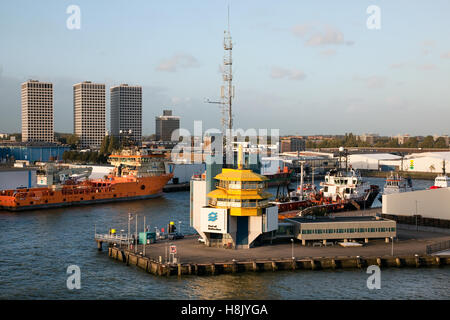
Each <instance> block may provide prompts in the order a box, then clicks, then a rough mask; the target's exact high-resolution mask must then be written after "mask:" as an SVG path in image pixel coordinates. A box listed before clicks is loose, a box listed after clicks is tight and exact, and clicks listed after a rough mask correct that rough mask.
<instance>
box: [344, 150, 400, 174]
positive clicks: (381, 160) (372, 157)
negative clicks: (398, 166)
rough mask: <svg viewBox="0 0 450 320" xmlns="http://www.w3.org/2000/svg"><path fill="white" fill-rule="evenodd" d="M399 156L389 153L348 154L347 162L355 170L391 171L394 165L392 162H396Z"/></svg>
mask: <svg viewBox="0 0 450 320" xmlns="http://www.w3.org/2000/svg"><path fill="white" fill-rule="evenodd" d="M401 158H402V157H401V156H398V155H394V154H390V153H368V154H350V155H348V164H349V165H351V166H352V168H353V169H357V170H381V171H392V170H394V167H395V166H394V165H392V162H393V161H394V163H397V162H398V161H400V160H401ZM387 161H389V163H387ZM389 164H391V165H389Z"/></svg>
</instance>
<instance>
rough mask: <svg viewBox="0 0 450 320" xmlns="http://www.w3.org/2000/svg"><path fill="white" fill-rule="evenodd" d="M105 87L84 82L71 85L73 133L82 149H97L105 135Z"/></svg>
mask: <svg viewBox="0 0 450 320" xmlns="http://www.w3.org/2000/svg"><path fill="white" fill-rule="evenodd" d="M105 100H106V98H105V85H104V84H98V83H92V82H90V81H84V82H81V83H77V84H74V85H73V118H74V120H73V132H74V134H76V135H77V136H78V137H79V139H80V146H81V147H82V148H92V149H96V148H99V147H100V145H101V144H102V141H103V138H104V137H105V134H106V125H105V109H106V107H105Z"/></svg>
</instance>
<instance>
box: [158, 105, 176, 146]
mask: <svg viewBox="0 0 450 320" xmlns="http://www.w3.org/2000/svg"><path fill="white" fill-rule="evenodd" d="M178 129H180V117H178V116H174V115H173V114H172V110H164V111H163V115H162V116H157V117H156V118H155V135H156V140H161V141H172V140H175V141H178V136H179V135H178V134H175V135H174V136H172V134H173V133H174V131H176V130H178Z"/></svg>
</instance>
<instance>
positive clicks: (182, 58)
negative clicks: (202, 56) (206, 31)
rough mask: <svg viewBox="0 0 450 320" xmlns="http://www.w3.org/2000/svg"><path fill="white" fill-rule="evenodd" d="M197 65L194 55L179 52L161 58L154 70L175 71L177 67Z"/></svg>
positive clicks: (194, 66) (195, 66)
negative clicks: (164, 58)
mask: <svg viewBox="0 0 450 320" xmlns="http://www.w3.org/2000/svg"><path fill="white" fill-rule="evenodd" d="M199 66H200V64H199V63H198V61H197V59H196V58H195V57H193V56H192V55H190V54H184V53H181V54H176V55H174V56H173V57H171V58H169V59H166V60H162V61H161V62H160V63H159V64H158V66H157V67H156V70H158V71H168V72H176V71H177V70H178V69H184V68H198V67H199Z"/></svg>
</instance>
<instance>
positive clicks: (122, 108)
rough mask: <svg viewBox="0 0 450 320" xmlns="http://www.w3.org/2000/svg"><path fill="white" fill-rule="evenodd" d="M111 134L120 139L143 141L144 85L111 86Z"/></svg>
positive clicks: (138, 143) (135, 142)
mask: <svg viewBox="0 0 450 320" xmlns="http://www.w3.org/2000/svg"><path fill="white" fill-rule="evenodd" d="M110 92H111V134H112V135H113V136H115V137H117V138H119V141H123V140H124V139H128V140H131V141H132V142H133V143H134V144H137V145H140V144H141V142H142V87H140V86H129V85H128V84H121V85H120V86H115V87H111V89H110Z"/></svg>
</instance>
